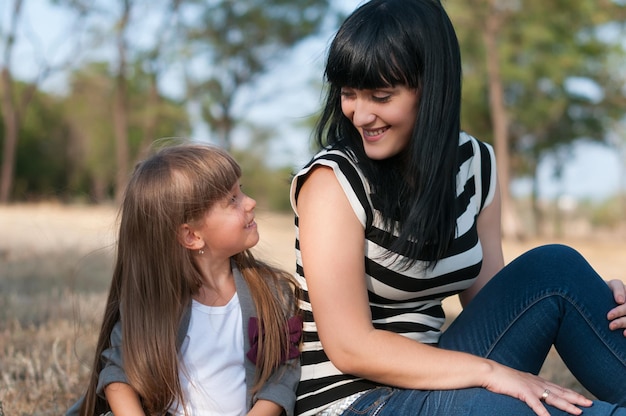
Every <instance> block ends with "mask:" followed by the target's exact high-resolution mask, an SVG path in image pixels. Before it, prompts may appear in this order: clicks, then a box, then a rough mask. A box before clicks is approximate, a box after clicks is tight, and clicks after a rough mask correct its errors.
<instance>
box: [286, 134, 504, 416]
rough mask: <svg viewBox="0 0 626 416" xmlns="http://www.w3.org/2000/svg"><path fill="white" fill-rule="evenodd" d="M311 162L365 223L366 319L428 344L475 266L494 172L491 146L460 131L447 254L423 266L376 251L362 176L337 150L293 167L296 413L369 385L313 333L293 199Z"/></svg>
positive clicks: (376, 221) (375, 216)
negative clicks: (298, 290)
mask: <svg viewBox="0 0 626 416" xmlns="http://www.w3.org/2000/svg"><path fill="white" fill-rule="evenodd" d="M315 165H323V166H328V167H330V168H332V169H333V171H334V173H335V175H336V177H337V179H338V180H339V183H340V184H341V186H342V188H343V190H344V192H345V193H346V196H347V197H348V199H349V201H350V204H351V205H352V209H353V210H354V212H355V213H356V215H357V217H358V218H359V220H360V222H361V224H362V226H363V228H364V230H365V238H366V245H365V252H364V261H365V271H366V276H365V279H366V280H367V288H368V296H369V303H370V309H371V312H372V320H373V324H374V326H375V327H376V328H379V329H385V330H388V331H393V332H396V333H398V334H401V335H403V336H406V337H408V338H411V339H414V340H416V341H419V342H423V343H428V344H436V343H437V342H438V339H439V335H440V329H441V326H442V325H443V323H444V321H445V316H444V311H443V308H442V304H441V302H442V300H443V299H444V298H446V297H447V296H451V295H454V294H457V293H459V292H461V291H463V290H464V289H466V288H468V287H469V286H470V285H471V284H472V283H473V281H474V280H475V278H476V276H477V275H478V273H479V271H480V267H481V264H482V258H483V254H482V248H481V245H480V242H479V240H478V234H477V231H476V219H477V216H478V214H479V212H480V211H481V210H482V208H483V207H485V206H487V205H488V204H490V203H491V201H492V199H493V195H494V192H495V177H496V176H495V175H496V174H495V159H494V154H493V149H492V148H491V146H489V145H488V144H485V143H482V142H480V141H478V140H476V139H475V138H473V137H471V136H469V135H467V134H465V133H461V135H460V138H459V171H458V174H457V202H458V203H459V204H458V206H459V212H458V217H457V232H456V236H455V240H454V242H453V244H452V247H451V249H450V250H449V252H448V255H447V256H446V257H445V258H443V259H441V260H439V261H438V262H437V264H436V266H435V267H434V268H428V269H425V268H424V267H423V264H420V262H417V263H416V264H415V265H414V266H413V267H412V268H410V269H408V270H403V268H402V266H400V265H398V263H396V262H394V256H391V257H389V256H385V255H384V254H385V247H383V246H382V245H381V244H379V242H380V241H381V234H382V233H385V232H386V231H384V230H381V229H380V228H378V227H380V226H382V222H381V219H380V213H379V212H378V211H376V209H375V208H374V207H373V206H372V201H371V198H370V193H369V187H368V184H367V181H366V180H365V178H364V177H363V175H362V172H361V171H360V170H359V169H358V167H357V166H356V164H355V163H354V160H353V159H351V157H350V156H348V155H346V154H345V153H343V152H341V151H338V150H323V151H321V152H320V153H318V154H317V155H316V156H315V157H314V158H313V160H312V161H311V162H310V163H309V164H308V165H307V166H305V167H304V168H303V169H302V170H301V171H300V172H298V174H297V175H296V176H295V178H294V179H293V182H292V185H291V201H292V206H293V209H294V211H295V212H296V220H295V221H296V263H297V270H296V274H297V278H298V280H299V282H300V284H301V285H302V287H303V289H304V290H303V298H302V299H301V301H300V307H301V308H302V310H303V312H304V321H305V322H304V333H303V350H302V355H301V363H302V375H301V378H300V384H299V387H298V392H297V395H298V398H297V403H296V414H299V415H313V414H316V413H318V412H320V411H321V410H323V409H324V408H326V407H328V406H329V405H330V404H332V403H333V402H335V401H337V400H340V399H343V398H345V397H347V396H350V395H352V394H354V393H357V392H360V391H364V390H369V389H371V388H373V387H375V386H376V385H377V384H376V383H374V382H371V381H368V380H364V379H361V378H358V377H354V376H351V375H346V374H343V373H341V372H340V371H339V370H337V368H335V366H334V365H333V364H332V363H331V362H330V360H329V359H328V357H327V356H326V354H325V353H324V350H323V348H322V345H321V343H320V341H319V338H318V334H317V330H316V326H315V322H314V320H313V317H314V314H313V313H312V310H311V304H310V303H309V298H308V292H307V285H306V278H305V276H304V271H303V269H302V257H301V255H300V250H299V240H298V216H297V209H296V203H295V202H296V200H297V195H298V193H299V189H300V187H301V186H302V184H303V183H304V181H305V179H306V176H307V174H308V172H309V171H310V170H311V168H312V167H313V166H315ZM395 259H396V260H397V257H395Z"/></svg>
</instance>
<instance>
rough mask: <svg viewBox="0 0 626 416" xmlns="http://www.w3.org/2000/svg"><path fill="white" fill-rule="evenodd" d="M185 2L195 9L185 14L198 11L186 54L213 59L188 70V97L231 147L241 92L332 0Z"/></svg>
mask: <svg viewBox="0 0 626 416" xmlns="http://www.w3.org/2000/svg"><path fill="white" fill-rule="evenodd" d="M187 5H188V7H189V10H193V14H191V13H183V14H185V15H192V16H194V17H195V19H189V20H187V21H186V22H185V26H186V27H187V33H188V34H187V38H188V42H187V43H186V48H188V49H189V51H188V52H187V54H189V55H190V56H192V57H193V60H194V61H198V60H202V61H203V64H204V65H206V63H210V65H209V67H208V68H207V70H206V71H205V72H204V73H203V74H201V75H196V76H192V75H191V74H189V77H188V88H189V94H190V98H191V99H193V100H197V101H198V102H199V103H200V105H201V114H202V117H203V119H204V121H206V123H207V124H208V126H209V127H210V129H211V130H212V131H213V132H214V133H215V134H214V136H215V137H217V139H218V141H219V144H220V145H221V146H222V147H224V148H226V149H229V150H230V148H231V145H232V137H231V133H232V130H233V129H234V128H235V126H236V125H237V124H238V123H239V122H240V121H241V120H240V117H241V116H240V114H242V112H238V111H236V109H235V104H236V99H237V98H239V97H238V94H239V92H240V91H242V90H243V89H245V88H246V87H251V86H253V84H254V82H255V81H257V80H258V78H259V77H260V76H261V75H263V74H265V73H266V72H267V71H268V70H269V69H270V68H271V67H272V66H274V65H277V63H278V62H279V61H280V59H281V58H282V57H283V56H284V55H285V54H286V52H287V51H288V50H289V49H290V48H292V47H294V46H295V45H296V44H297V43H298V42H300V41H301V40H303V39H305V38H307V37H308V36H311V35H313V34H315V33H316V32H318V31H319V30H320V28H321V25H322V23H323V22H324V20H325V19H326V18H327V14H328V10H329V6H330V1H329V0H297V1H294V0H291V1H286V0H248V1H245V2H232V1H228V0H225V1H215V2H206V1H203V0H195V1H189V2H188V3H187ZM256 99H258V97H254V98H253V99H252V100H250V101H248V102H247V103H244V104H243V106H244V107H248V106H250V105H251V104H252V101H254V100H256Z"/></svg>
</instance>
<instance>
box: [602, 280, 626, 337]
mask: <svg viewBox="0 0 626 416" xmlns="http://www.w3.org/2000/svg"><path fill="white" fill-rule="evenodd" d="M607 284H608V285H609V287H610V288H611V291H612V292H613V298H614V299H615V302H616V303H617V305H618V306H616V307H615V308H613V309H611V310H610V311H609V313H608V314H607V319H608V320H609V321H611V322H610V323H609V328H610V329H611V330H613V331H616V330H623V332H624V336H625V337H626V285H625V284H624V282H622V281H621V280H617V279H614V280H610V281H608V282H607Z"/></svg>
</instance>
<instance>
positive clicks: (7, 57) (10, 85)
mask: <svg viewBox="0 0 626 416" xmlns="http://www.w3.org/2000/svg"><path fill="white" fill-rule="evenodd" d="M12 1H13V3H12V7H11V12H10V13H9V23H8V28H7V29H6V30H5V29H4V28H1V29H2V30H1V31H0V44H1V46H2V62H1V63H0V74H1V76H0V93H1V94H2V98H1V109H2V120H3V125H4V138H3V139H4V140H3V145H2V165H1V166H0V203H7V202H9V200H10V198H11V192H12V189H13V182H14V175H15V156H16V150H17V146H18V140H19V132H20V127H21V121H22V118H23V115H24V113H25V111H26V110H27V109H28V106H29V103H30V102H31V100H32V98H33V96H34V94H35V93H36V91H37V89H38V87H39V85H41V83H42V82H43V81H44V80H45V79H46V78H47V77H49V76H50V75H52V74H54V73H56V72H58V71H60V70H62V69H67V68H68V67H69V66H70V62H71V59H74V58H76V56H77V53H71V52H70V53H69V54H68V57H69V58H67V59H66V60H64V61H63V62H60V63H57V64H55V65H53V64H52V63H50V62H49V61H48V60H47V59H46V57H45V54H44V53H43V52H42V51H41V49H40V48H39V45H38V43H39V41H40V39H38V38H36V37H35V36H34V35H33V34H32V33H29V37H30V38H31V39H34V40H33V42H35V43H37V45H35V47H34V48H33V50H34V51H35V56H34V57H33V60H34V61H35V63H34V64H33V66H34V67H36V68H37V74H36V76H35V77H34V79H33V80H31V81H30V82H29V83H28V84H29V85H28V87H27V88H23V89H20V92H19V93H18V89H19V88H18V83H17V82H16V80H15V77H14V75H13V54H14V52H15V47H16V44H17V41H18V40H19V39H20V37H26V36H24V33H25V32H24V31H20V28H21V26H20V25H21V23H22V22H23V12H24V6H25V4H26V3H25V0H12ZM81 26H82V15H81V14H80V13H78V14H77V15H76V16H75V17H74V19H73V23H72V24H70V25H68V30H69V31H70V33H72V37H68V38H69V39H74V40H75V45H74V47H75V48H78V45H79V43H80V36H79V34H80V28H81Z"/></svg>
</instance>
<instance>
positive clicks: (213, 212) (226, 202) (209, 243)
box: [196, 181, 259, 258]
mask: <svg viewBox="0 0 626 416" xmlns="http://www.w3.org/2000/svg"><path fill="white" fill-rule="evenodd" d="M255 207H256V201H255V200H254V199H252V198H250V197H249V196H248V195H246V194H244V193H243V192H242V191H241V185H240V183H239V181H237V182H236V183H235V185H234V186H233V187H232V189H231V190H230V192H229V193H228V195H227V196H226V197H224V198H223V199H222V200H221V201H219V202H217V203H216V204H215V205H214V206H213V207H212V208H211V209H210V210H209V211H208V212H207V213H206V214H205V215H204V217H203V218H202V219H201V220H200V224H199V226H198V227H197V229H196V232H197V233H198V234H199V235H200V236H201V237H202V239H203V240H204V242H205V244H206V245H205V247H204V249H203V250H204V251H205V252H207V253H208V254H209V255H210V256H212V257H213V258H216V257H217V258H228V257H231V256H233V255H235V254H237V253H241V252H242V251H244V250H247V249H249V248H251V247H254V246H255V245H256V243H258V241H259V231H258V229H257V225H256V222H254V208H255Z"/></svg>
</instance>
